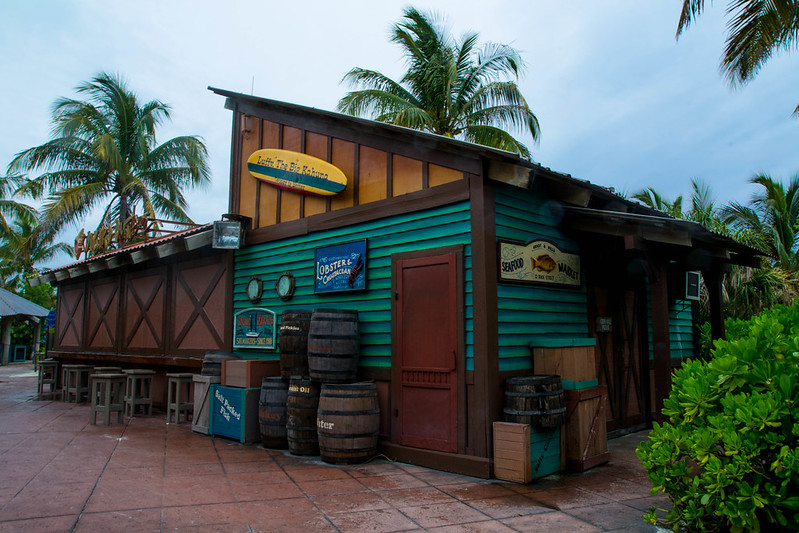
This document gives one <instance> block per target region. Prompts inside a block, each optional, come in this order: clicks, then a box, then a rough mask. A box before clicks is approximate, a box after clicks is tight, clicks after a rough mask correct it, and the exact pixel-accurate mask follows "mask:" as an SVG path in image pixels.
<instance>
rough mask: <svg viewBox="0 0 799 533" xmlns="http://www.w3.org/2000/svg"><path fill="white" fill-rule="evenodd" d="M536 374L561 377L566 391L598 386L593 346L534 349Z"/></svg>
mask: <svg viewBox="0 0 799 533" xmlns="http://www.w3.org/2000/svg"><path fill="white" fill-rule="evenodd" d="M531 349H532V351H533V369H534V371H535V373H536V374H555V375H557V376H560V379H561V382H562V384H563V389H564V390H574V389H581V388H587V387H592V386H596V385H597V381H596V380H597V375H596V359H595V357H594V347H593V346H566V347H532V348H531Z"/></svg>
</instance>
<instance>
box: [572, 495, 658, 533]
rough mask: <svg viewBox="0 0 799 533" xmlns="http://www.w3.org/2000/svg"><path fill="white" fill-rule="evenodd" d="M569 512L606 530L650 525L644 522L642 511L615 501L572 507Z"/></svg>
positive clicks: (641, 527)
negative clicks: (577, 507)
mask: <svg viewBox="0 0 799 533" xmlns="http://www.w3.org/2000/svg"><path fill="white" fill-rule="evenodd" d="M568 513H569V514H570V515H571V516H575V517H577V518H579V519H580V520H583V521H585V522H588V523H591V524H593V525H595V526H597V527H599V528H602V529H605V530H608V529H629V528H633V529H634V528H639V530H641V531H643V530H644V528H646V526H647V525H648V524H646V522H644V518H643V515H644V513H643V512H642V511H639V510H638V509H634V508H632V507H628V506H626V505H623V504H621V503H615V502H614V503H608V504H604V505H592V506H591V507H581V508H579V509H570V510H569V511H568ZM651 531H654V528H652V529H651Z"/></svg>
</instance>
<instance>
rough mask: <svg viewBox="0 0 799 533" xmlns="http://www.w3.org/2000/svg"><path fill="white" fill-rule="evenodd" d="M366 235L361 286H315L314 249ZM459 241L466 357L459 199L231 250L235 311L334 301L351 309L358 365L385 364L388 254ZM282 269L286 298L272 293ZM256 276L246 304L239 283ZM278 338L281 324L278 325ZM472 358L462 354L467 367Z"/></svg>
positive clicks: (468, 283)
mask: <svg viewBox="0 0 799 533" xmlns="http://www.w3.org/2000/svg"><path fill="white" fill-rule="evenodd" d="M362 239H367V240H368V244H367V263H366V271H365V272H366V280H367V281H366V287H367V289H366V290H365V291H358V292H339V293H327V294H318V295H317V294H314V258H315V249H316V248H317V247H320V246H329V245H333V244H342V243H346V242H351V241H357V240H362ZM458 244H462V245H464V270H465V272H464V280H465V289H464V290H465V295H464V300H465V305H466V309H465V316H466V338H467V342H468V343H469V345H468V346H467V357H469V358H471V357H473V354H474V349H473V348H472V346H471V343H472V338H473V335H472V324H473V313H472V301H473V300H472V297H471V292H472V250H471V224H470V211H469V203H468V202H460V203H457V204H451V205H447V206H443V207H438V208H435V209H430V210H427V211H422V212H417V213H409V214H404V215H398V216H394V217H389V218H385V219H381V220H376V221H372V222H367V223H363V224H356V225H352V226H347V227H344V228H337V229H334V230H328V231H320V232H316V233H313V234H310V235H303V236H300V237H292V238H288V239H283V240H280V241H276V242H268V243H264V244H257V245H254V246H248V247H246V248H243V249H241V250H237V251H236V253H235V256H234V257H235V259H234V275H233V311H234V313H235V312H238V311H241V310H243V309H246V308H248V307H253V306H257V307H265V308H267V309H271V310H272V311H274V312H275V313H276V314H277V316H278V327H279V324H280V315H281V314H282V312H283V311H285V310H286V309H308V310H312V309H314V308H333V309H356V310H358V315H359V321H360V324H359V327H360V334H361V354H360V355H361V357H360V364H361V366H372V367H390V366H391V254H392V253H398V252H409V251H414V250H422V249H426V248H438V247H441V246H450V245H458ZM285 271H290V272H291V273H292V274H293V275H294V280H295V292H294V297H293V298H292V299H291V300H289V301H288V302H284V301H283V300H281V299H280V298H278V296H277V294H276V292H275V282H276V281H277V278H278V276H279V275H280V274H281V273H282V272H285ZM255 275H257V276H259V277H260V278H261V280H262V281H263V285H264V290H263V296H262V298H261V301H260V302H258V303H257V304H252V303H251V302H250V301H249V300H248V299H247V296H246V294H245V286H246V284H247V282H248V281H249V280H250V278H251V277H252V276H255ZM278 346H279V331H278ZM237 352H238V353H240V354H242V355H244V356H245V357H259V358H267V359H275V358H278V357H279V352H278V351H277V350H275V351H271V350H270V351H258V350H245V349H241V350H237ZM472 367H473V363H472V361H471V360H467V368H472Z"/></svg>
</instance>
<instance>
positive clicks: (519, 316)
mask: <svg viewBox="0 0 799 533" xmlns="http://www.w3.org/2000/svg"><path fill="white" fill-rule="evenodd" d="M495 203H496V228H497V229H496V231H497V239H504V240H511V241H520V242H529V241H531V240H534V239H546V240H549V241H552V242H554V243H555V244H557V245H558V247H560V249H561V250H563V251H564V252H568V253H580V249H579V247H578V245H577V242H575V241H574V240H572V239H569V238H567V237H565V236H564V235H563V233H562V232H561V231H560V229H559V228H558V224H559V215H558V210H559V208H560V205H559V204H557V203H555V202H552V201H550V200H548V199H547V198H544V197H543V196H540V195H534V194H531V193H528V192H526V191H523V190H521V189H516V188H512V187H507V186H497V188H496V194H495ZM497 307H498V320H499V339H498V340H499V370H500V371H508V370H526V369H531V368H532V361H531V359H532V358H531V357H530V348H529V343H530V342H535V341H536V340H543V339H561V340H562V339H571V338H580V339H584V338H586V337H587V336H588V297H587V291H586V287H585V280H584V277H583V284H582V286H581V287H580V288H575V289H566V288H559V287H547V286H544V285H521V284H516V283H499V284H498V286H497Z"/></svg>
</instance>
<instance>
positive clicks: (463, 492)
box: [440, 482, 516, 501]
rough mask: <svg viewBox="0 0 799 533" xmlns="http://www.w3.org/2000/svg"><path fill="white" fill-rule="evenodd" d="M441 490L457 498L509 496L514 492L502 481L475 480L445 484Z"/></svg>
mask: <svg viewBox="0 0 799 533" xmlns="http://www.w3.org/2000/svg"><path fill="white" fill-rule="evenodd" d="M440 489H441V490H442V491H443V492H446V493H447V494H449V495H450V496H452V497H454V498H457V499H459V500H464V501H465V500H476V499H485V498H496V497H499V496H510V495H513V494H516V493H515V492H514V491H512V490H511V489H509V488H508V487H506V486H505V485H504V484H502V483H491V482H476V483H461V484H459V485H446V486H443V487H440Z"/></svg>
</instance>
